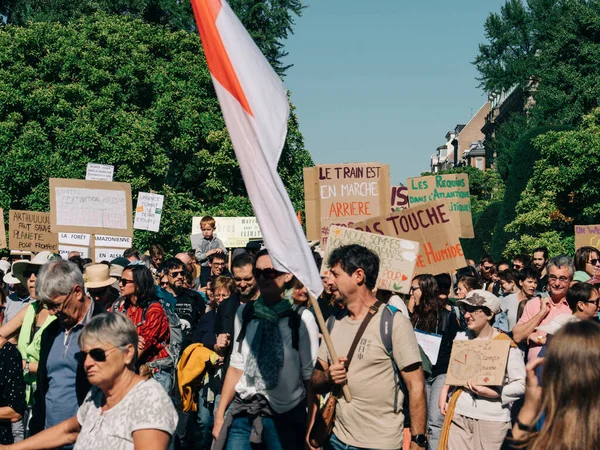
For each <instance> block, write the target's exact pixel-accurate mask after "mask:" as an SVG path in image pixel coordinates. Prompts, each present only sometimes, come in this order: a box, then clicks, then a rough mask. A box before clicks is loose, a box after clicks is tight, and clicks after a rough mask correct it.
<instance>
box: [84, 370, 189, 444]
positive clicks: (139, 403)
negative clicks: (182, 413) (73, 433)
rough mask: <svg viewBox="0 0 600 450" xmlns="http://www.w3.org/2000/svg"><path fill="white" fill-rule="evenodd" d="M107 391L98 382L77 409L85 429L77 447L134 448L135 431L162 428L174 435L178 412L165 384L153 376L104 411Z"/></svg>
mask: <svg viewBox="0 0 600 450" xmlns="http://www.w3.org/2000/svg"><path fill="white" fill-rule="evenodd" d="M103 398H104V394H103V393H102V391H101V390H100V389H98V388H97V387H96V386H92V389H91V390H90V392H89V393H88V395H87V397H86V398H85V400H84V402H83V404H82V405H81V406H80V407H79V411H77V421H78V422H79V424H80V425H81V431H80V433H79V436H78V437H77V442H76V443H75V448H74V450H106V449H110V450H134V446H133V432H134V431H137V430H148V429H153V430H161V431H165V432H167V433H169V434H170V435H171V436H172V435H173V432H174V431H175V427H176V426H177V420H178V416H177V412H176V411H175V407H174V406H173V402H172V401H171V399H170V398H169V396H168V395H167V393H166V392H165V390H164V388H163V387H162V386H161V385H160V384H159V383H158V382H157V381H156V380H153V379H150V380H144V381H140V382H139V383H138V384H136V385H135V386H134V387H133V388H131V390H130V391H129V392H128V393H127V394H126V395H125V397H123V399H122V400H121V401H120V402H119V403H117V404H116V405H115V406H113V407H112V408H110V409H109V410H108V411H105V412H104V413H102V409H101V408H102V401H103Z"/></svg>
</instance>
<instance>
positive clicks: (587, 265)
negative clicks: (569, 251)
mask: <svg viewBox="0 0 600 450" xmlns="http://www.w3.org/2000/svg"><path fill="white" fill-rule="evenodd" d="M573 262H574V263H575V275H573V281H579V282H582V283H585V282H586V281H589V280H590V279H592V278H594V277H595V276H596V275H598V274H599V271H600V252H599V251H598V249H597V248H595V247H580V248H578V249H577V251H576V252H575V259H574V260H573Z"/></svg>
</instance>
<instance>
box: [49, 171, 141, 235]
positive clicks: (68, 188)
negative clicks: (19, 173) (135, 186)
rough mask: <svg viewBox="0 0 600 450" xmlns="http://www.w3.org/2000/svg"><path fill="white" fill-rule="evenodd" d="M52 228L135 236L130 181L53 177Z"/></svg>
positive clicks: (66, 230)
mask: <svg viewBox="0 0 600 450" xmlns="http://www.w3.org/2000/svg"><path fill="white" fill-rule="evenodd" d="M50 213H51V222H52V230H53V231H55V232H64V233H89V234H109V235H112V236H130V237H131V236H133V228H132V220H131V218H132V213H131V186H130V185H129V183H113V182H107V181H85V180H70V179H63V178H50Z"/></svg>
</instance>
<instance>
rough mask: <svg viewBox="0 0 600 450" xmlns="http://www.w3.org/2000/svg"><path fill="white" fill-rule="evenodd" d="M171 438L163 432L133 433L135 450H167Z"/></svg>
mask: <svg viewBox="0 0 600 450" xmlns="http://www.w3.org/2000/svg"><path fill="white" fill-rule="evenodd" d="M170 439H171V436H170V435H169V433H166V432H164V431H162V430H153V429H148V430H137V431H134V432H133V448H134V449H135V450H167V447H168V446H169V440H170Z"/></svg>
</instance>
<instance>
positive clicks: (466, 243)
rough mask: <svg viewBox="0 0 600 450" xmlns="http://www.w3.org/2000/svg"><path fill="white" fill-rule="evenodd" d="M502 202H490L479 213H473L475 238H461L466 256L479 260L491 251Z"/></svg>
mask: <svg viewBox="0 0 600 450" xmlns="http://www.w3.org/2000/svg"><path fill="white" fill-rule="evenodd" d="M501 205H502V202H499V201H498V202H492V203H489V204H488V205H487V206H486V208H485V209H484V210H483V211H481V212H480V213H478V214H475V215H473V230H474V232H475V238H474V239H461V240H460V242H461V244H462V248H463V252H464V254H465V257H466V258H469V259H472V260H474V261H479V260H480V259H481V257H482V256H483V255H487V254H489V253H490V252H491V247H492V239H493V236H494V229H495V227H496V221H497V220H498V214H499V212H500V207H501Z"/></svg>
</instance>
